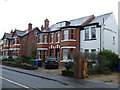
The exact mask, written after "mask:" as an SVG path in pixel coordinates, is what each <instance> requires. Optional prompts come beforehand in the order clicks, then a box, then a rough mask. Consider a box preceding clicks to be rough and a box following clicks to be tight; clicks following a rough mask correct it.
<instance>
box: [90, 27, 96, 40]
mask: <svg viewBox="0 0 120 90" xmlns="http://www.w3.org/2000/svg"><path fill="white" fill-rule="evenodd" d="M93 35H95V37H93ZM91 39H96V28H95V27H91Z"/></svg>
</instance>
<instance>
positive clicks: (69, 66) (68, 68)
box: [65, 62, 73, 70]
mask: <svg viewBox="0 0 120 90" xmlns="http://www.w3.org/2000/svg"><path fill="white" fill-rule="evenodd" d="M72 67H73V63H72V62H67V63H66V64H65V68H66V70H70V69H72Z"/></svg>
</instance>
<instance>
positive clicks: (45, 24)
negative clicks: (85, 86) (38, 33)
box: [44, 19, 49, 29]
mask: <svg viewBox="0 0 120 90" xmlns="http://www.w3.org/2000/svg"><path fill="white" fill-rule="evenodd" d="M44 27H45V29H48V27H49V20H48V19H46V20H45V21H44Z"/></svg>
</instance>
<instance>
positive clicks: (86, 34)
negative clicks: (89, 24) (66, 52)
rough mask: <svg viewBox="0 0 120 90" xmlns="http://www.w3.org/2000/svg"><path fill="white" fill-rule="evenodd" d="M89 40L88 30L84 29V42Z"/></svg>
mask: <svg viewBox="0 0 120 90" xmlns="http://www.w3.org/2000/svg"><path fill="white" fill-rule="evenodd" d="M88 39H89V28H85V40H88Z"/></svg>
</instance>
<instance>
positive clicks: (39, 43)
mask: <svg viewBox="0 0 120 90" xmlns="http://www.w3.org/2000/svg"><path fill="white" fill-rule="evenodd" d="M37 44H48V43H37Z"/></svg>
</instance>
